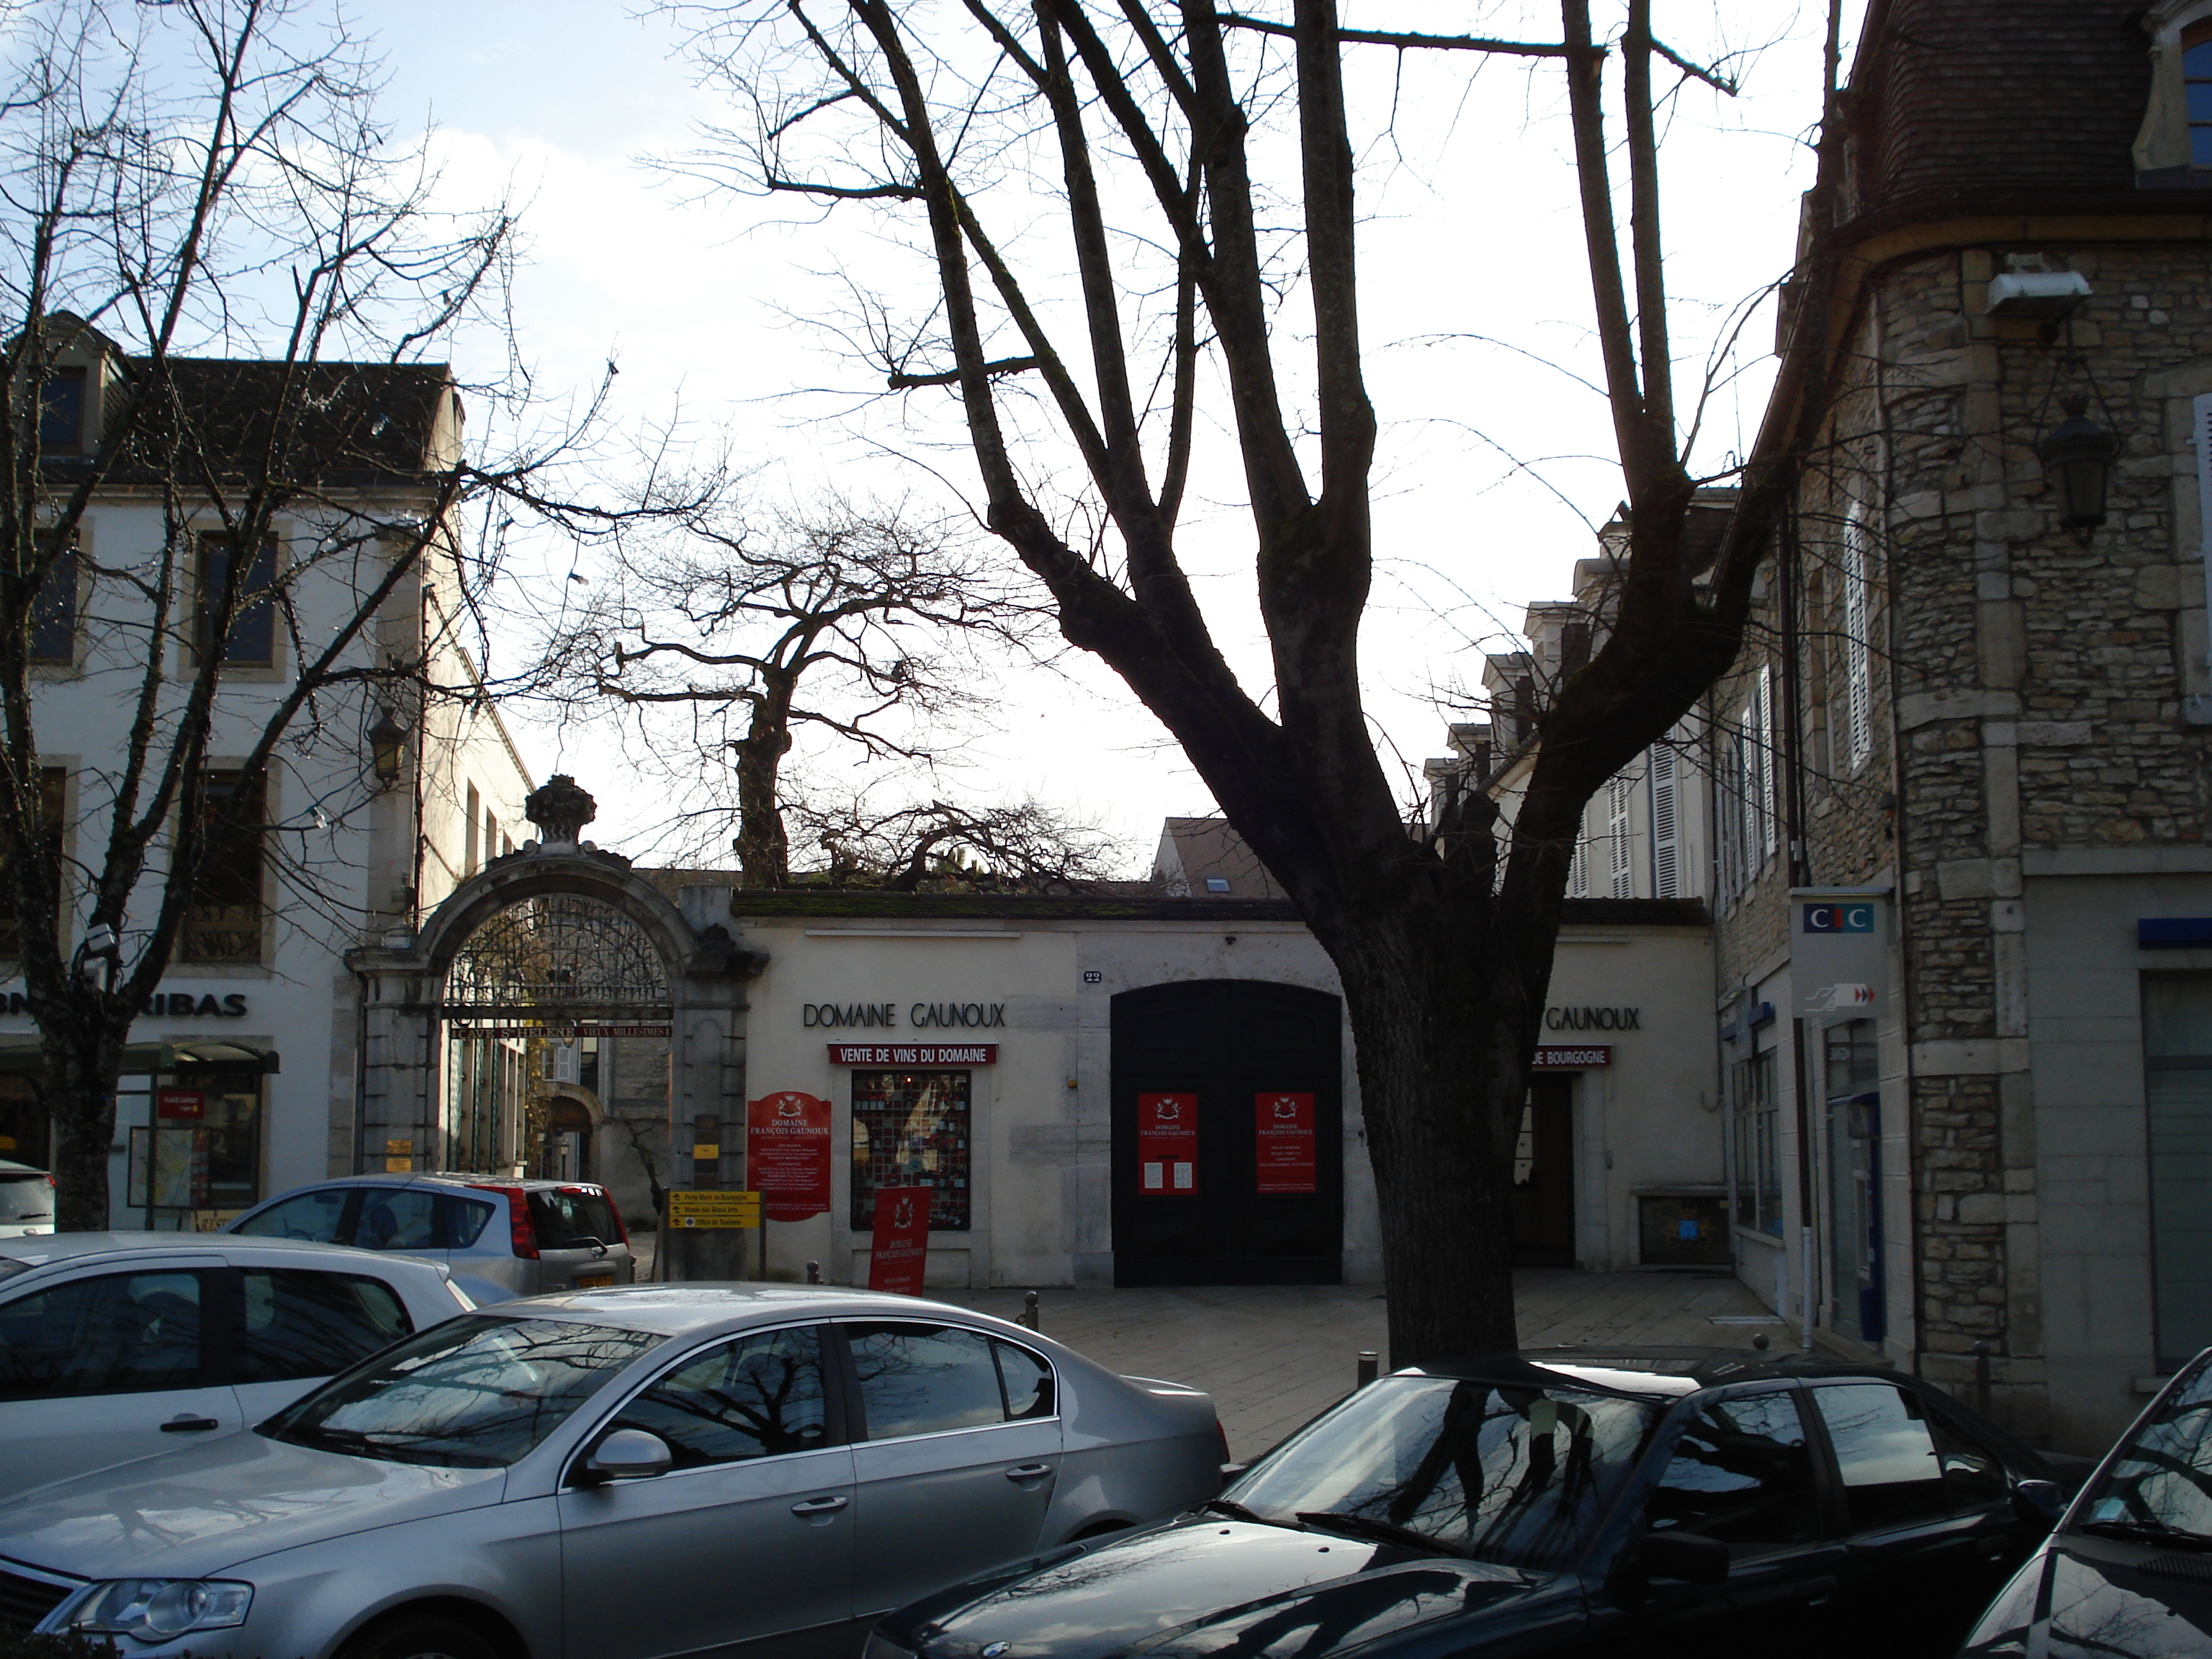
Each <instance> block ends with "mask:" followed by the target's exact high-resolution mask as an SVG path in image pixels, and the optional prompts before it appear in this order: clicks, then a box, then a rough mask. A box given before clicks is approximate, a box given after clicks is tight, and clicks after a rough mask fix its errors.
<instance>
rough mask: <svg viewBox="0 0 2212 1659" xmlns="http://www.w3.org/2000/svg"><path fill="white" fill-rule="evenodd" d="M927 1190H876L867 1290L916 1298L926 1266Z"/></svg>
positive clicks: (888, 1188) (927, 1244)
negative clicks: (874, 1233) (874, 1223)
mask: <svg viewBox="0 0 2212 1659" xmlns="http://www.w3.org/2000/svg"><path fill="white" fill-rule="evenodd" d="M929 1199H930V1189H929V1188H927V1187H878V1188H876V1235H875V1239H874V1241H873V1243H872V1244H871V1246H870V1247H869V1250H868V1288H869V1289H870V1290H872V1291H890V1292H891V1293H892V1294H893V1295H896V1296H920V1295H921V1279H922V1273H923V1272H924V1270H925V1269H927V1267H928V1265H929Z"/></svg>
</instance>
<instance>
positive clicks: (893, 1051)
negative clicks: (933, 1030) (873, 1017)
mask: <svg viewBox="0 0 2212 1659" xmlns="http://www.w3.org/2000/svg"><path fill="white" fill-rule="evenodd" d="M829 1063H830V1064H831V1065H832V1066H996V1065H997V1064H998V1063H999V1045H998V1044H997V1043H995V1042H833V1043H831V1044H830V1045H829Z"/></svg>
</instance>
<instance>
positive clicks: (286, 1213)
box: [236, 1187, 356, 1244]
mask: <svg viewBox="0 0 2212 1659" xmlns="http://www.w3.org/2000/svg"><path fill="white" fill-rule="evenodd" d="M355 1191H356V1189H355V1188H351V1187H325V1188H323V1189H322V1190H320V1191H319V1192H313V1193H300V1194H295V1195H294V1196H293V1197H290V1198H288V1199H286V1200H283V1202H282V1203H278V1204H271V1205H270V1206H269V1207H268V1208H267V1209H265V1210H263V1211H262V1212H259V1213H258V1215H250V1216H248V1217H246V1219H245V1220H243V1221H241V1222H240V1223H239V1224H238V1226H237V1229H236V1231H239V1232H240V1233H242V1234H244V1235H245V1236H246V1237H248V1238H304V1239H307V1240H309V1241H310V1242H311V1243H317V1244H337V1243H343V1240H342V1239H341V1238H340V1237H339V1229H340V1225H341V1224H343V1221H344V1220H345V1206H346V1200H348V1199H349V1198H351V1197H352V1196H353V1194H354V1192H355Z"/></svg>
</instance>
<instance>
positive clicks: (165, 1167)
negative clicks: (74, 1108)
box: [117, 1066, 261, 1231]
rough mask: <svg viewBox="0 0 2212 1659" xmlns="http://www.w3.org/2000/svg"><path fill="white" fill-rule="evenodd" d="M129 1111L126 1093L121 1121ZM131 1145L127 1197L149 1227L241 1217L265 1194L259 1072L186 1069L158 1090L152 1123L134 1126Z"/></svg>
mask: <svg viewBox="0 0 2212 1659" xmlns="http://www.w3.org/2000/svg"><path fill="white" fill-rule="evenodd" d="M139 1098H140V1099H143V1098H144V1097H143V1096H141V1097H139ZM137 1110H138V1111H139V1112H140V1113H142V1114H143V1112H144V1111H145V1110H146V1109H145V1108H144V1107H138V1108H137ZM124 1112H125V1105H124V1103H123V1102H122V1101H121V1100H119V1099H118V1103H117V1116H118V1119H121V1118H122V1117H123V1115H124ZM194 1113H197V1115H196V1116H195V1115H192V1114H194ZM130 1148H131V1161H130V1178H129V1182H128V1189H127V1194H126V1197H125V1202H126V1203H127V1204H129V1206H131V1208H132V1209H134V1210H140V1211H143V1212H145V1213H146V1216H147V1225H149V1226H154V1227H168V1226H176V1225H184V1226H186V1227H192V1226H197V1225H200V1224H202V1223H204V1224H205V1225H206V1226H207V1227H208V1229H209V1230H210V1231H212V1230H213V1229H214V1228H216V1227H218V1226H221V1225H223V1224H224V1223H226V1222H228V1221H230V1220H232V1219H234V1218H235V1217H236V1216H237V1215H238V1213H239V1212H240V1211H241V1210H244V1209H246V1208H248V1207H250V1206H252V1204H253V1203H254V1202H255V1201H256V1200H258V1198H259V1196H260V1192H261V1079H260V1077H259V1075H258V1073H252V1072H229V1071H223V1070H219V1069H205V1070H203V1069H202V1068H199V1067H197V1066H188V1067H185V1068H183V1069H181V1070H179V1072H178V1073H177V1074H176V1076H175V1079H173V1081H164V1082H163V1083H162V1084H161V1087H160V1089H159V1090H157V1091H155V1097H154V1106H153V1118H152V1121H151V1122H146V1121H144V1120H143V1117H142V1119H141V1122H140V1124H139V1125H137V1126H134V1127H132V1129H131V1141H130Z"/></svg>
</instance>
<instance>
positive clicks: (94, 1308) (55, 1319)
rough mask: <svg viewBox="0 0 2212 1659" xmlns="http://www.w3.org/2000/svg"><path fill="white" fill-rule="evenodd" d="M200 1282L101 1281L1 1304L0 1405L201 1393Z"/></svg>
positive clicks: (181, 1278) (178, 1277) (184, 1277)
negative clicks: (154, 1393)
mask: <svg viewBox="0 0 2212 1659" xmlns="http://www.w3.org/2000/svg"><path fill="white" fill-rule="evenodd" d="M204 1302H205V1297H204V1275H202V1274H199V1273H104V1274H102V1275H100V1277H98V1278H94V1279H72V1280H71V1281H70V1283H68V1284H66V1285H55V1286H54V1288H53V1289H52V1290H50V1291H37V1292H34V1293H33V1294H32V1295H29V1296H25V1297H18V1298H16V1299H15V1301H13V1302H10V1303H8V1304H5V1305H4V1306H0V1400H40V1399H67V1398H70V1397H73V1396H76V1395H90V1394H143V1393H147V1392H150V1391H152V1390H155V1389H197V1388H200V1387H203V1386H204V1385H205V1383H206V1376H205V1373H204V1370H203V1369H202V1366H201V1364H200V1320H201V1312H202V1309H203V1306H204Z"/></svg>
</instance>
